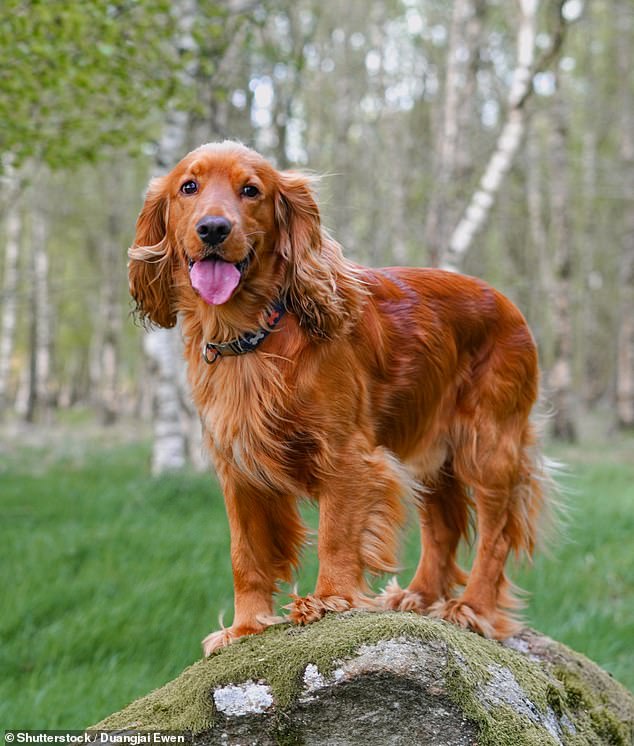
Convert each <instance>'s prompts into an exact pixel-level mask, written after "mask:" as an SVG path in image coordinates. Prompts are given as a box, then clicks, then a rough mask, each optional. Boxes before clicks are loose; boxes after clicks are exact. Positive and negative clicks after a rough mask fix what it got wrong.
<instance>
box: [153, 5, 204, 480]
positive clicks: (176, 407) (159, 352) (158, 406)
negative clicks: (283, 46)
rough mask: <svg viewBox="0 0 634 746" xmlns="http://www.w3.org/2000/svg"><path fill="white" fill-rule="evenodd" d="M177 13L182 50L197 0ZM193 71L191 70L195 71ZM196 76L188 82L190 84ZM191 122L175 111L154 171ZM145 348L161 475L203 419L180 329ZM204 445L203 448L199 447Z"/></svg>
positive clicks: (160, 332) (173, 153) (183, 454)
mask: <svg viewBox="0 0 634 746" xmlns="http://www.w3.org/2000/svg"><path fill="white" fill-rule="evenodd" d="M173 12H174V14H175V17H176V18H177V19H178V26H177V32H176V33H177V35H178V40H177V43H178V46H179V48H180V49H182V50H191V49H193V48H194V47H195V42H194V39H193V36H192V25H193V23H194V20H195V17H196V2H195V0H180V1H179V2H177V3H173ZM193 72H194V71H193V70H192V71H191V74H192V75H193ZM185 75H187V73H186V74H185ZM189 82H190V81H184V83H186V84H188V83H189ZM188 127H189V116H188V114H187V113H186V112H184V111H175V110H171V111H169V112H168V114H167V119H166V124H165V127H164V129H163V133H162V136H161V139H160V141H159V146H158V150H157V154H156V165H155V169H154V173H153V174H152V175H153V176H158V175H161V174H164V173H165V171H166V170H168V169H171V168H172V167H173V166H174V165H176V163H177V162H178V161H179V160H180V158H181V157H182V156H183V155H184V153H183V150H184V149H185V147H186V142H187V134H188ZM143 348H144V350H145V352H146V354H147V355H148V357H149V359H150V361H151V369H152V372H153V375H154V376H156V382H155V383H156V385H155V386H154V387H153V395H154V402H153V406H152V411H153V429H154V440H153V446H152V472H153V473H154V474H161V473H163V472H167V471H175V470H178V469H182V468H183V467H184V466H185V464H186V463H187V455H188V442H189V440H190V438H192V437H196V435H195V434H196V433H198V436H197V437H198V440H199V441H201V440H202V437H201V435H200V424H199V422H198V418H196V422H197V423H198V426H197V430H196V426H195V425H191V424H190V423H189V422H188V412H187V408H186V407H184V406H183V402H184V401H185V400H186V399H188V398H189V392H188V391H187V390H186V389H185V388H184V387H186V385H187V384H186V377H185V376H184V375H183V369H184V367H185V361H184V359H183V345H182V339H181V334H180V330H179V328H178V327H175V328H174V329H151V330H149V331H147V332H146V334H145V336H144V340H143ZM199 450H200V449H199Z"/></svg>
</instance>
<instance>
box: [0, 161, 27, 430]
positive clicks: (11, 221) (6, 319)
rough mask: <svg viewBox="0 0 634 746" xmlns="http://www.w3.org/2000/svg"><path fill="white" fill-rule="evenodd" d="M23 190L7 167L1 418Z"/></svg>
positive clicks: (14, 301) (14, 305) (11, 337)
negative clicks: (21, 193) (20, 196)
mask: <svg viewBox="0 0 634 746" xmlns="http://www.w3.org/2000/svg"><path fill="white" fill-rule="evenodd" d="M20 189H21V184H20V181H19V178H18V175H17V174H16V173H15V172H14V171H13V169H10V168H8V169H7V174H6V179H5V185H4V191H5V194H6V202H5V204H6V208H5V226H4V233H5V241H4V279H3V283H2V291H1V293H2V294H1V296H0V300H1V317H0V419H1V418H2V417H3V416H4V415H6V413H7V412H8V410H9V402H10V398H9V383H10V381H9V378H10V373H11V362H12V358H13V349H14V344H15V331H16V322H17V292H18V259H19V252H20V237H21V234H22V219H21V218H22V216H21V204H20V199H19V195H20Z"/></svg>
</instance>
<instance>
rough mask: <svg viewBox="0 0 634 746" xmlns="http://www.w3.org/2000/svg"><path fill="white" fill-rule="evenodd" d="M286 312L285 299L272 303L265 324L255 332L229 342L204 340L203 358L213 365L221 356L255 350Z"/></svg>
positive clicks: (230, 355) (244, 353) (243, 353)
mask: <svg viewBox="0 0 634 746" xmlns="http://www.w3.org/2000/svg"><path fill="white" fill-rule="evenodd" d="M285 313H286V305H285V303H284V301H283V300H277V301H275V303H272V304H271V306H270V308H269V311H268V313H267V315H266V319H265V322H264V323H265V326H261V327H260V328H259V329H256V330H255V331H253V332H247V333H246V334H244V335H243V336H241V337H238V338H237V339H232V340H231V341H229V342H218V343H217V342H203V359H204V361H205V362H206V363H209V365H211V364H212V363H215V362H216V361H217V360H218V358H219V357H232V356H234V355H246V353H247V352H253V350H255V349H256V348H257V347H258V346H259V345H260V344H261V343H262V342H263V341H264V340H265V339H266V338H267V337H268V336H269V334H270V333H271V332H272V331H273V329H275V327H276V326H277V325H278V323H279V321H280V319H281V318H282V316H284V314H285Z"/></svg>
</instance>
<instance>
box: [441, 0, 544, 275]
mask: <svg viewBox="0 0 634 746" xmlns="http://www.w3.org/2000/svg"><path fill="white" fill-rule="evenodd" d="M538 6H539V2H538V0H519V7H520V13H519V24H518V32H517V66H516V68H515V70H514V72H513V79H512V82H511V88H510V90H509V95H508V113H507V118H506V122H505V124H504V126H503V128H502V131H501V133H500V136H499V138H498V141H497V144H496V148H495V151H494V152H493V155H492V156H491V158H490V160H489V162H488V164H487V167H486V169H485V171H484V174H483V176H482V178H481V179H480V183H479V185H478V188H477V189H476V191H475V192H474V194H473V196H472V197H471V201H470V202H469V205H468V206H467V208H466V210H465V212H464V215H463V216H462V218H461V219H460V221H459V223H458V225H457V226H456V228H455V230H454V231H453V234H452V235H451V238H450V239H449V245H448V247H447V251H446V253H445V255H444V256H443V257H442V258H441V265H442V266H443V267H445V268H446V269H451V270H454V271H457V270H458V269H459V268H460V266H461V265H462V261H463V258H464V256H465V254H466V253H467V251H468V250H469V248H470V247H471V245H472V243H473V239H474V237H475V236H476V234H477V233H478V232H479V231H480V230H481V229H482V228H483V226H484V225H485V223H486V221H487V217H488V215H489V212H490V210H491V207H492V206H493V205H494V203H495V199H496V197H497V194H498V191H499V189H500V185H501V184H502V181H503V179H504V177H505V176H506V174H507V173H508V171H509V169H510V168H511V165H512V163H513V159H514V158H515V155H516V153H517V151H518V149H519V146H520V143H521V141H522V136H523V134H524V129H525V118H526V113H525V109H524V103H525V102H526V99H527V97H528V95H529V93H530V91H531V86H532V78H533V64H534V61H535V37H536V34H537V11H538Z"/></svg>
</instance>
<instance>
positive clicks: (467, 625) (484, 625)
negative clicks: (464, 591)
mask: <svg viewBox="0 0 634 746" xmlns="http://www.w3.org/2000/svg"><path fill="white" fill-rule="evenodd" d="M428 614H429V616H430V617H432V618H434V619H444V620H445V621H446V622H451V623H452V624H456V625H458V626H459V627H463V628H464V629H469V630H471V631H472V632H477V633H478V634H479V635H482V637H488V638H489V639H495V638H496V637H497V634H496V630H495V624H494V623H493V620H491V619H490V618H489V617H488V616H486V615H485V614H482V613H479V612H477V611H476V610H475V609H473V607H471V606H469V604H467V603H465V602H464V601H462V600H461V599H459V598H450V599H447V600H445V601H437V602H436V603H435V604H432V605H431V606H430V607H429V609H428Z"/></svg>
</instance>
